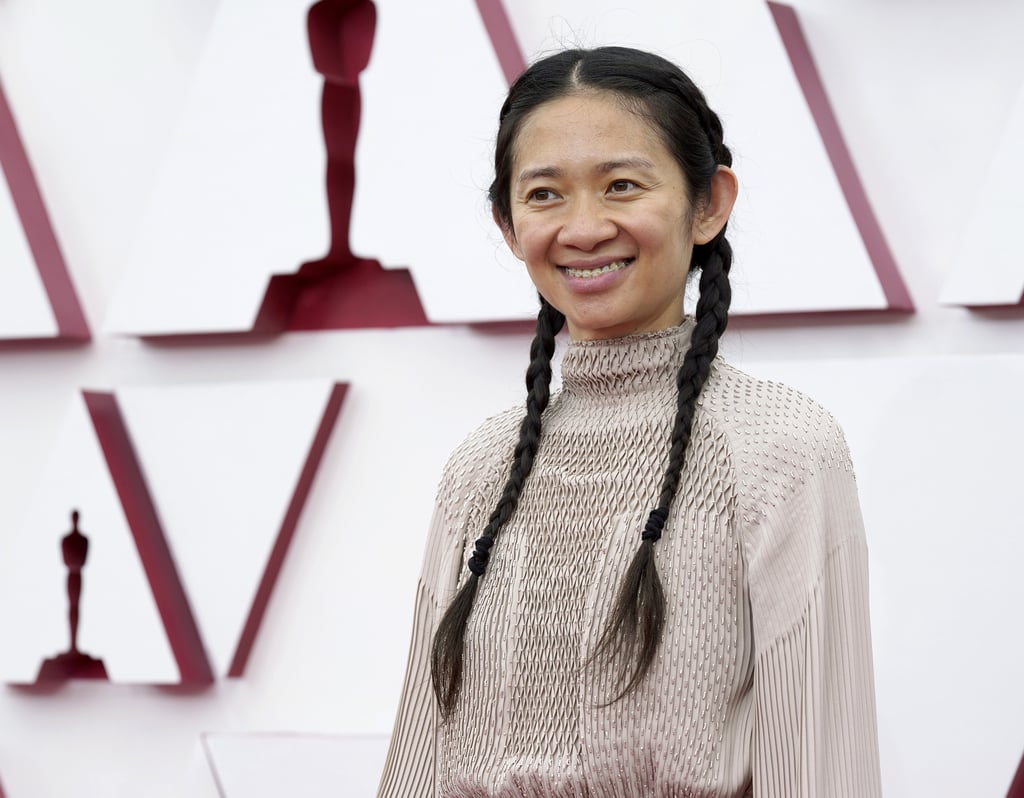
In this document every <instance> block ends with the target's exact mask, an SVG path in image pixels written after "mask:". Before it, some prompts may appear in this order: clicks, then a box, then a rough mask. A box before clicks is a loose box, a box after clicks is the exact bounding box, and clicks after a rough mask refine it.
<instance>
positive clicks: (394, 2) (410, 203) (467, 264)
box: [351, 0, 537, 322]
mask: <svg viewBox="0 0 1024 798" xmlns="http://www.w3.org/2000/svg"><path fill="white" fill-rule="evenodd" d="M376 5H377V15H378V16H377V33H376V38H375V39H374V45H373V53H372V55H371V56H370V64H369V66H368V67H367V68H366V69H365V70H364V71H363V73H362V75H361V76H360V80H359V86H360V90H361V93H362V116H361V119H360V125H359V138H358V141H357V143H356V188H355V193H354V197H353V208H352V234H351V242H352V251H353V252H355V253H356V254H357V255H360V256H362V257H371V258H376V259H378V260H380V261H381V263H382V264H383V265H384V266H386V267H392V268H408V269H410V270H411V271H412V274H413V277H414V279H415V281H416V289H417V291H418V293H419V295H420V299H421V301H422V302H423V306H424V308H425V310H426V313H427V317H428V318H429V319H430V320H431V321H435V322H450V321H467V320H475V321H495V320H507V319H518V318H529V317H531V316H536V315H537V292H536V291H535V290H534V289H533V287H532V285H531V284H530V281H529V278H528V277H527V275H526V270H525V269H524V268H523V266H522V264H520V263H519V262H518V261H516V260H515V258H513V257H512V255H511V254H510V253H509V252H508V250H507V248H506V247H505V244H504V242H503V241H502V239H501V235H500V234H499V232H498V230H497V228H496V227H495V226H494V222H493V221H492V220H491V214H490V209H489V207H488V205H487V202H486V194H487V187H488V185H489V184H490V181H491V178H492V177H493V175H492V172H493V167H492V165H491V164H492V162H493V161H492V159H493V141H494V133H495V129H496V125H497V109H498V108H499V107H500V106H501V102H502V99H503V98H504V96H505V93H506V91H507V90H508V84H507V83H506V82H505V78H504V76H503V74H502V72H501V68H500V65H499V63H498V59H497V56H496V55H495V52H494V47H493V46H492V44H491V41H490V39H489V38H488V33H487V30H486V29H485V27H484V24H483V22H482V20H481V18H480V14H479V12H478V11H477V7H476V4H475V3H474V2H473V0H444V2H434V3H407V2H401V0H382V2H378V3H377V4H376ZM438 20H443V24H441V25H438V24H437V21H438Z"/></svg>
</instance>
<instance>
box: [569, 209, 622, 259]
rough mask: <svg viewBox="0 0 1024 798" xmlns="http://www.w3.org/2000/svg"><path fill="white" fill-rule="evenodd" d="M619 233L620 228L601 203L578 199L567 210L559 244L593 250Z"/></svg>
mask: <svg viewBox="0 0 1024 798" xmlns="http://www.w3.org/2000/svg"><path fill="white" fill-rule="evenodd" d="M617 232H618V227H617V226H616V225H615V223H614V222H613V221H612V220H611V217H610V216H609V214H608V209H607V208H605V207H604V205H603V204H602V203H601V202H599V201H597V200H592V199H587V198H577V199H574V200H573V201H572V202H571V203H570V204H569V207H568V208H566V216H565V219H564V221H563V223H562V226H561V228H560V229H559V231H558V243H559V244H561V245H563V246H567V247H573V248H575V249H582V250H591V249H593V248H594V247H596V246H597V245H598V244H600V243H602V242H604V241H607V240H609V239H611V238H614V237H615V235H616V233H617Z"/></svg>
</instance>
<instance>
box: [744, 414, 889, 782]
mask: <svg viewBox="0 0 1024 798" xmlns="http://www.w3.org/2000/svg"><path fill="white" fill-rule="evenodd" d="M814 437H815V440H812V441H811V442H810V445H809V446H805V447H804V448H805V451H806V452H808V453H807V454H806V455H805V454H804V453H803V452H798V451H797V448H796V447H795V446H794V447H793V449H791V450H790V451H792V452H794V453H795V454H793V455H791V456H790V458H789V462H790V463H796V462H797V461H798V460H805V462H803V463H801V467H800V468H791V469H790V472H789V473H790V475H791V476H792V477H793V479H792V481H791V484H789V485H787V486H786V487H785V489H782V490H779V491H778V493H777V494H776V496H777V499H778V500H777V501H774V502H773V501H771V499H770V497H768V496H764V497H762V498H763V499H764V502H763V504H762V507H761V508H759V512H758V513H757V516H758V521H757V522H756V523H755V524H753V525H752V527H751V528H750V530H749V533H748V536H747V540H746V542H745V545H746V548H747V557H748V567H749V587H750V601H751V613H752V618H753V624H754V646H755V652H756V653H755V664H754V692H755V719H754V736H753V750H752V771H753V773H752V775H753V788H754V796H755V798H825V797H826V796H827V797H828V798H844V797H846V796H848V797H849V798H873V796H878V795H880V794H881V784H880V774H879V762H878V741H877V729H876V717H875V693H874V674H873V664H872V653H871V630H870V623H869V612H868V562H867V547H866V542H865V536H864V525H863V521H862V517H861V511H860V505H859V502H858V497H857V488H856V483H855V480H854V476H853V469H852V466H851V465H850V459H849V453H848V450H847V448H846V443H845V440H844V438H843V435H842V432H841V431H840V430H839V427H838V426H837V425H836V424H835V422H834V421H833V420H832V419H831V417H828V418H827V419H826V420H825V423H824V425H823V428H822V429H821V430H820V434H819V435H816V436H814ZM804 443H805V444H806V443H807V442H806V441H804ZM784 481H785V480H780V483H781V482H784Z"/></svg>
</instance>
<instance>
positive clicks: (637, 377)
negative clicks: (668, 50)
mask: <svg viewBox="0 0 1024 798" xmlns="http://www.w3.org/2000/svg"><path fill="white" fill-rule="evenodd" d="M693 327H694V322H693V319H691V318H686V319H684V320H683V323H682V324H681V325H679V326H678V327H669V328H668V329H665V330H657V331H655V332H646V333H637V334H635V335H627V336H624V337H622V338H608V339H604V340H598V341H573V342H571V343H570V344H569V348H568V349H567V350H566V353H565V357H564V358H563V360H562V386H563V389H564V390H565V392H566V393H568V394H570V395H576V396H593V397H606V396H618V395H622V394H628V393H636V392H641V391H650V390H663V389H673V390H674V388H675V385H676V374H677V372H678V371H679V366H680V364H682V362H683V356H684V355H685V354H686V350H687V349H689V348H690V335H691V334H692V333H693Z"/></svg>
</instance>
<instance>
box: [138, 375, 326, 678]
mask: <svg viewBox="0 0 1024 798" xmlns="http://www.w3.org/2000/svg"><path fill="white" fill-rule="evenodd" d="M331 388H332V384H331V383H329V382H326V381H323V380H318V381H306V382H297V383H296V382H288V383H285V382H279V383H227V384H206V385H188V386H173V387H137V388H130V389H126V390H122V391H120V392H119V395H118V398H119V401H120V403H121V405H122V408H123V412H124V415H125V419H126V422H127V425H128V428H129V429H130V431H131V435H132V439H133V441H134V442H135V445H136V447H137V450H138V453H139V460H140V461H141V463H142V466H143V470H144V471H145V474H146V479H147V482H148V484H149V487H150V490H151V491H152V495H153V500H154V503H155V504H156V506H157V509H158V511H159V513H160V516H161V521H162V522H163V527H164V533H165V534H166V536H167V539H168V544H169V545H170V547H171V549H172V551H173V553H174V557H175V560H176V562H177V564H178V568H179V572H180V574H181V578H182V582H183V583H184V587H185V589H186V592H187V593H188V595H189V597H190V599H191V601H192V606H193V608H194V612H195V614H196V621H197V623H198V624H199V628H200V631H201V633H202V637H203V641H204V643H205V644H206V649H207V651H208V653H209V656H210V657H211V659H212V665H213V667H214V671H215V672H216V673H217V674H218V676H221V677H224V676H227V675H228V670H229V668H230V666H231V662H232V659H233V657H234V656H235V652H236V650H237V648H238V645H239V639H240V636H241V634H242V631H243V628H244V627H245V624H246V620H247V619H248V617H249V612H250V608H251V607H252V605H253V601H254V600H255V597H256V591H257V588H258V587H259V586H260V582H261V580H262V578H263V576H264V571H265V569H266V568H267V565H268V559H269V557H270V553H271V550H272V549H273V548H274V544H275V542H276V541H277V539H278V535H279V534H280V532H281V529H282V526H283V525H284V522H285V515H286V513H287V511H288V507H289V504H290V503H291V501H292V497H293V495H294V493H295V490H296V486H297V485H298V482H299V477H300V473H301V472H302V469H303V465H304V464H305V462H306V458H307V456H308V455H309V450H310V447H311V446H312V444H313V440H314V438H315V436H316V433H317V431H318V429H319V427H320V422H321V419H322V417H323V415H324V410H325V407H326V404H327V401H328V398H329V396H330V392H331Z"/></svg>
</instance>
